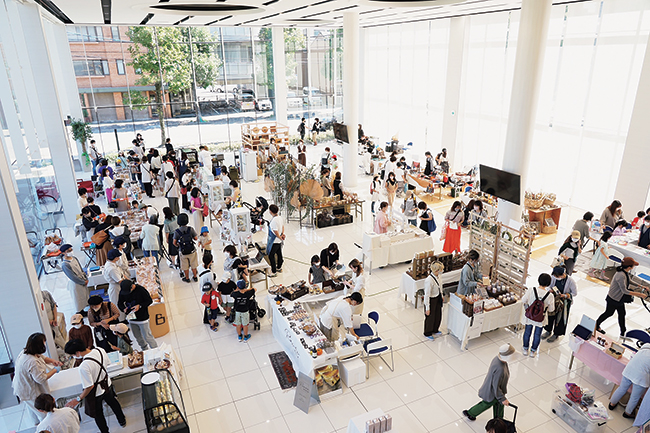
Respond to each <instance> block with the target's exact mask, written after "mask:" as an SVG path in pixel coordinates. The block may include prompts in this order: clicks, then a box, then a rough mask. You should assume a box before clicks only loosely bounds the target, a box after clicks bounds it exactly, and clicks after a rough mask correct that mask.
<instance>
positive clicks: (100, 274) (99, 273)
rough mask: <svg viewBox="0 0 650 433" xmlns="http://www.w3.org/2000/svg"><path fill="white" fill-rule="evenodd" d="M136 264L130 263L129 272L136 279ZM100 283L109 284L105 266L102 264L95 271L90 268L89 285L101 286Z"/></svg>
mask: <svg viewBox="0 0 650 433" xmlns="http://www.w3.org/2000/svg"><path fill="white" fill-rule="evenodd" d="M135 270H136V266H135V264H131V263H129V272H130V274H131V279H132V280H133V279H135ZM100 284H108V282H107V281H106V278H104V267H103V266H101V267H100V268H99V269H96V270H94V271H91V270H88V286H90V287H94V286H99V285H100Z"/></svg>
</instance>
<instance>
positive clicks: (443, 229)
mask: <svg viewBox="0 0 650 433" xmlns="http://www.w3.org/2000/svg"><path fill="white" fill-rule="evenodd" d="M446 238H447V224H445V225H444V226H442V233H440V240H441V241H444V240H445V239H446Z"/></svg>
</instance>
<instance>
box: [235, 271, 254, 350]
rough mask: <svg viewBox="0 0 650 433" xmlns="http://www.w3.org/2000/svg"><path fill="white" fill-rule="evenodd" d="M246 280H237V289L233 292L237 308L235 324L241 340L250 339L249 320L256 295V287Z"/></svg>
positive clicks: (238, 337)
mask: <svg viewBox="0 0 650 433" xmlns="http://www.w3.org/2000/svg"><path fill="white" fill-rule="evenodd" d="M246 286H248V284H247V283H246V281H244V280H239V281H237V290H235V291H233V292H232V295H231V296H232V298H233V304H234V305H233V306H234V308H235V326H236V328H237V339H238V340H239V341H248V340H250V338H251V334H249V333H248V320H249V318H250V313H249V312H248V310H249V309H250V305H251V300H252V299H253V297H254V296H255V288H254V287H252V286H250V287H248V288H247V287H246Z"/></svg>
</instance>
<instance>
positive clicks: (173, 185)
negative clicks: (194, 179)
mask: <svg viewBox="0 0 650 433" xmlns="http://www.w3.org/2000/svg"><path fill="white" fill-rule="evenodd" d="M165 193H166V194H167V197H171V198H178V197H180V195H181V188H180V186H178V181H177V180H176V179H167V180H166V181H165Z"/></svg>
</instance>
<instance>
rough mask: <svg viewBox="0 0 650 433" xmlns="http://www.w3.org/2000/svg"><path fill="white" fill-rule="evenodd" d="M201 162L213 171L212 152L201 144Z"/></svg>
mask: <svg viewBox="0 0 650 433" xmlns="http://www.w3.org/2000/svg"><path fill="white" fill-rule="evenodd" d="M199 162H201V164H202V165H203V167H205V168H207V169H208V170H210V173H212V154H211V153H210V151H209V150H208V148H207V147H205V146H199Z"/></svg>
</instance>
